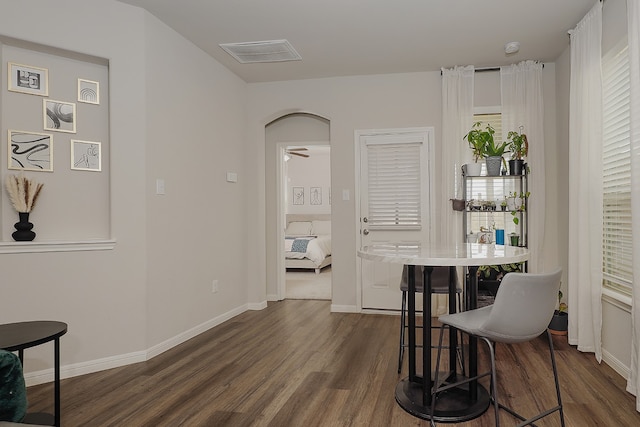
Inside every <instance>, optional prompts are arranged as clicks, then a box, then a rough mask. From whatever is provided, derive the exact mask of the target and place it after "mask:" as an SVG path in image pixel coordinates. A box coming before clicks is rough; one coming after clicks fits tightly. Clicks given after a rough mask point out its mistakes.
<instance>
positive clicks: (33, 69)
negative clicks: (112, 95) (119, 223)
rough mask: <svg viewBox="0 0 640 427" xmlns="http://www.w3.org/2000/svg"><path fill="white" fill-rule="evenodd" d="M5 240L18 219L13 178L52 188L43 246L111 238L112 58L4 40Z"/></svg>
mask: <svg viewBox="0 0 640 427" xmlns="http://www.w3.org/2000/svg"><path fill="white" fill-rule="evenodd" d="M0 58H1V59H2V70H3V71H2V89H1V90H0V127H1V130H0V136H1V138H0V141H1V144H2V146H1V147H0V179H1V180H2V197H1V198H0V208H1V209H0V226H1V228H0V239H1V241H2V243H4V244H9V243H11V242H13V238H12V237H11V234H12V233H13V232H14V231H15V228H14V224H15V223H16V222H17V221H18V213H17V212H16V210H15V209H14V207H13V205H12V203H11V201H10V199H9V196H8V194H7V191H6V188H5V182H6V179H7V177H8V176H9V175H24V176H25V177H27V178H29V179H32V180H34V181H37V182H40V183H42V184H44V187H43V189H42V191H41V193H40V195H39V197H38V199H37V203H36V204H35V206H34V208H33V210H32V212H31V214H30V218H29V221H30V222H32V223H33V224H34V228H33V231H35V232H36V238H35V240H34V242H35V243H37V242H40V243H43V242H71V241H73V242H83V241H92V240H93V241H95V240H105V239H110V238H111V226H110V224H111V218H110V217H111V206H110V188H109V186H110V161H109V152H110V141H109V61H108V60H107V59H104V58H96V57H93V56H90V55H85V54H80V53H76V52H69V51H65V50H61V49H57V48H52V47H48V46H42V45H37V44H33V43H29V42H25V41H21V40H15V39H10V38H3V37H0Z"/></svg>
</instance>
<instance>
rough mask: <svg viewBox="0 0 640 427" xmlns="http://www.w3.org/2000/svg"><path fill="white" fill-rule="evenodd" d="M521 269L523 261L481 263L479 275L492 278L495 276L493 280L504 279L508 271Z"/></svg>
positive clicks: (519, 270)
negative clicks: (495, 263)
mask: <svg viewBox="0 0 640 427" xmlns="http://www.w3.org/2000/svg"><path fill="white" fill-rule="evenodd" d="M521 271H522V263H512V264H501V265H481V266H480V267H478V277H479V278H484V279H491V278H492V277H493V280H502V278H503V277H504V275H505V274H507V273H510V272H521Z"/></svg>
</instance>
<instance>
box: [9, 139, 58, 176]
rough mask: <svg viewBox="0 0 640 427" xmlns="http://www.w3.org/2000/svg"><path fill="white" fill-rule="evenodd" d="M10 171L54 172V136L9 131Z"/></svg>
mask: <svg viewBox="0 0 640 427" xmlns="http://www.w3.org/2000/svg"><path fill="white" fill-rule="evenodd" d="M7 147H8V156H7V157H8V159H9V164H8V168H9V169H16V170H29V171H42V172H52V171H53V135H50V134H46V133H39V132H24V131H19V130H9V135H8V143H7Z"/></svg>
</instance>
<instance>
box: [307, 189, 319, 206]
mask: <svg viewBox="0 0 640 427" xmlns="http://www.w3.org/2000/svg"><path fill="white" fill-rule="evenodd" d="M309 193H310V195H309V199H310V202H309V203H310V204H312V205H321V204H322V187H311V190H310V191H309Z"/></svg>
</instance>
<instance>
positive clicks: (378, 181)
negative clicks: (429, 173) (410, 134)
mask: <svg viewBox="0 0 640 427" xmlns="http://www.w3.org/2000/svg"><path fill="white" fill-rule="evenodd" d="M367 167H368V180H369V200H368V202H369V216H368V221H369V223H368V228H370V229H372V230H376V229H377V230H385V229H386V230H389V229H403V230H420V229H421V228H422V224H421V215H422V212H421V210H420V205H421V203H420V195H421V188H420V187H421V186H420V143H403V144H372V145H369V146H368V147H367Z"/></svg>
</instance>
